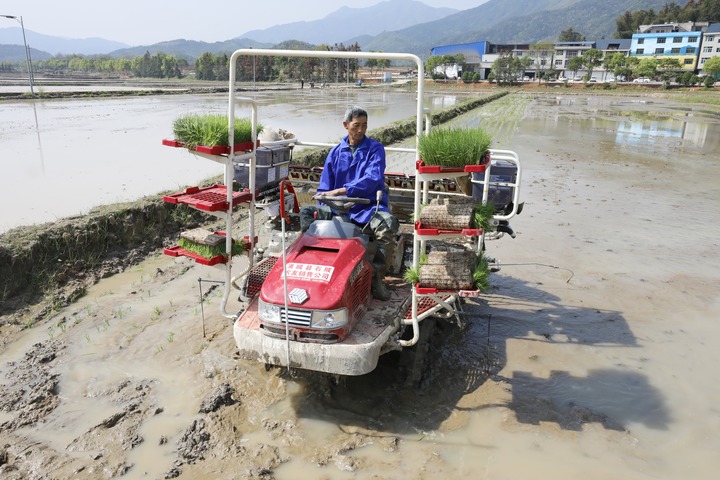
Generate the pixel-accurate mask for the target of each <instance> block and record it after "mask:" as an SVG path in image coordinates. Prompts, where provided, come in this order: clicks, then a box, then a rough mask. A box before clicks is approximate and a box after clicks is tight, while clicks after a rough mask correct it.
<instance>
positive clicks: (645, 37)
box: [630, 22, 708, 72]
mask: <svg viewBox="0 0 720 480" xmlns="http://www.w3.org/2000/svg"><path fill="white" fill-rule="evenodd" d="M707 26H708V23H707V22H685V23H665V24H659V25H640V27H639V28H638V33H635V34H633V36H632V43H631V45H630V55H632V56H636V57H639V58H655V59H657V60H662V59H669V58H674V59H677V60H678V62H679V63H680V66H681V68H682V69H683V70H685V71H690V72H694V71H695V69H696V68H697V66H698V55H699V53H700V41H701V39H702V30H703V28H707Z"/></svg>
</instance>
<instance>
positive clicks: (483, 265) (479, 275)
mask: <svg viewBox="0 0 720 480" xmlns="http://www.w3.org/2000/svg"><path fill="white" fill-rule="evenodd" d="M473 284H474V285H475V288H477V289H478V290H480V291H481V292H487V291H488V290H490V265H489V264H488V261H487V258H485V255H484V254H483V253H481V254H480V255H478V258H477V263H476V264H475V270H473Z"/></svg>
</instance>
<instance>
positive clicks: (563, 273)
mask: <svg viewBox="0 0 720 480" xmlns="http://www.w3.org/2000/svg"><path fill="white" fill-rule="evenodd" d="M498 108H499V111H497V112H496V114H495V115H486V114H485V113H484V112H483V111H477V112H472V113H470V114H468V115H466V116H465V117H463V118H461V119H459V120H458V124H466V125H476V124H479V125H490V123H489V122H496V119H495V118H494V117H497V115H499V114H502V112H505V115H506V118H507V119H508V121H507V123H513V122H514V121H515V120H517V128H516V129H515V128H510V127H508V125H507V124H498V123H494V124H493V125H494V126H492V128H495V129H496V131H498V132H506V133H502V134H500V135H501V136H502V137H503V145H502V146H503V147H504V148H511V149H513V150H516V151H517V152H518V153H519V155H520V158H521V160H522V162H523V167H524V171H523V195H522V197H523V200H524V201H525V209H524V211H523V213H522V214H521V215H520V216H519V217H517V218H516V219H514V220H513V221H512V222H511V223H512V225H513V227H514V228H515V231H516V232H517V238H515V239H511V238H502V239H500V240H498V241H494V242H491V243H490V245H489V246H488V254H489V255H491V256H494V257H496V258H498V259H499V261H500V262H501V264H502V265H503V269H502V271H501V272H499V273H497V274H494V275H493V276H492V277H491V283H492V285H493V288H492V290H491V291H490V292H489V294H488V295H487V296H485V297H484V298H482V299H480V300H476V301H470V302H468V304H467V305H466V307H467V312H468V313H469V314H470V315H469V316H468V317H467V324H466V325H465V326H464V328H459V327H457V326H452V325H448V324H438V325H437V327H436V329H437V332H436V333H437V334H436V335H435V336H434V337H433V340H432V343H431V352H432V353H431V356H430V360H431V361H430V364H429V366H428V370H427V372H426V374H425V376H424V378H423V380H422V383H421V388H420V389H413V388H408V387H404V386H403V384H402V378H401V376H400V375H398V362H399V360H400V359H398V358H397V357H396V356H394V355H393V354H388V355H386V356H384V357H383V358H382V359H381V364H380V365H379V367H378V369H377V370H376V371H374V372H373V373H371V374H369V375H366V376H363V377H357V378H345V379H340V380H335V379H331V378H327V377H323V376H318V375H312V374H305V373H302V372H294V373H293V374H288V373H287V372H284V371H281V370H275V369H273V370H270V371H265V369H264V368H263V367H262V366H261V365H258V364H253V363H247V362H243V361H239V360H237V359H235V358H233V355H234V343H233V340H232V332H231V329H230V323H229V321H228V320H227V319H225V318H223V317H222V316H220V315H219V313H218V311H217V310H218V308H217V307H218V302H219V294H220V292H219V290H217V289H215V290H213V291H209V290H210V287H211V284H210V283H205V284H204V285H203V287H202V288H203V291H204V293H205V294H206V295H207V296H208V299H209V303H207V304H206V305H205V309H204V312H205V321H204V322H203V317H202V314H201V311H200V309H199V306H198V295H199V287H198V277H202V278H204V279H216V280H219V279H222V278H223V277H222V272H221V271H220V270H217V269H214V268H207V267H195V266H193V265H189V264H186V263H185V262H183V261H182V260H179V261H176V260H173V259H170V258H167V257H162V256H160V257H157V258H154V259H151V260H149V261H148V262H146V263H145V264H143V265H142V266H141V267H139V268H137V269H135V270H133V271H131V272H126V273H124V274H122V275H118V276H115V277H112V278H110V279H107V280H103V281H102V282H100V283H99V284H98V285H96V286H95V287H94V288H93V290H92V291H91V292H90V294H89V295H88V296H87V297H86V298H85V299H83V300H82V301H81V302H80V303H78V304H76V305H73V306H72V307H71V308H69V309H67V311H64V312H61V314H60V315H59V316H58V317H57V318H55V319H53V321H52V322H51V323H50V324H49V325H51V326H52V329H51V330H48V325H44V326H41V327H37V328H35V329H31V330H29V331H28V336H26V337H25V338H23V339H21V340H20V342H22V343H18V344H15V345H13V346H11V347H10V348H9V349H8V350H6V351H4V352H3V353H2V354H1V355H0V374H1V378H6V373H7V371H8V369H9V367H8V366H7V363H6V362H7V361H8V360H17V359H18V358H20V357H21V355H22V352H23V351H24V349H25V348H27V347H28V346H30V345H31V344H33V343H35V341H42V340H44V339H45V338H47V337H48V336H52V337H53V338H54V339H63V340H64V341H65V342H66V344H67V346H66V348H65V350H64V353H62V354H61V355H60V357H59V358H60V361H59V362H58V363H57V364H56V365H55V366H54V369H55V371H57V372H58V373H60V375H61V382H60V388H59V395H60V397H61V399H62V402H61V405H60V407H58V408H57V409H56V410H55V411H53V412H52V413H51V414H50V415H49V416H48V417H47V418H46V420H45V422H44V423H42V424H39V425H38V426H36V427H32V428H25V429H23V430H21V431H20V432H19V434H20V436H21V437H22V436H24V437H25V439H21V440H19V441H18V444H19V445H23V444H25V443H26V444H28V445H37V443H36V442H44V443H46V444H48V445H50V446H51V447H52V448H53V449H54V451H55V452H60V455H61V457H63V458H70V459H71V460H66V461H65V463H61V462H55V464H53V465H55V466H57V467H58V469H57V470H55V471H56V472H57V474H56V477H54V478H66V477H67V476H69V475H70V474H71V473H72V472H75V471H77V469H78V468H80V466H82V467H83V468H84V469H83V470H81V472H82V473H83V474H86V475H87V476H86V477H85V478H107V477H109V476H112V475H108V474H107V472H112V471H115V472H117V471H118V470H117V469H116V468H115V467H114V466H115V465H117V464H120V463H123V462H124V464H125V465H132V466H131V467H130V468H129V469H128V470H127V473H126V475H125V477H124V478H162V477H163V475H164V473H165V472H167V471H168V470H169V469H170V468H171V467H172V466H173V462H174V461H175V460H176V459H177V458H178V456H177V450H178V448H179V447H178V443H177V442H178V440H179V439H180V438H181V437H182V435H183V432H185V431H186V429H187V428H188V426H189V425H190V424H192V422H193V421H194V420H198V419H201V418H205V420H206V422H207V424H208V427H207V428H208V430H209V432H210V438H211V440H210V443H211V445H212V447H211V448H209V449H208V451H207V452H205V455H204V460H198V461H196V462H195V463H191V464H185V465H182V468H181V470H182V475H181V476H180V478H194V479H211V478H212V479H217V478H238V477H241V476H243V475H245V476H248V477H250V476H252V475H256V476H257V475H259V472H262V471H263V469H267V471H271V472H273V473H272V475H273V477H274V478H277V479H294V478H328V479H330V478H332V479H350V478H367V479H370V478H387V479H405V478H425V479H436V478H488V479H516V478H529V477H534V478H559V479H574V478H579V477H582V478H588V479H607V478H623V479H647V478H661V479H674V478H688V479H710V478H715V476H716V470H717V468H718V467H720V461H719V460H718V458H717V455H716V454H715V452H717V451H718V450H720V439H719V437H718V436H717V431H718V429H719V428H720V412H718V407H717V405H718V401H720V386H718V385H717V382H714V378H715V377H716V376H717V375H716V373H717V372H716V370H717V365H718V363H719V362H720V353H718V349H717V348H715V347H714V345H713V339H714V338H715V337H717V336H718V334H720V326H718V323H717V322H716V321H715V319H716V318H718V315H720V302H718V296H717V285H718V284H719V280H720V278H718V277H720V260H718V257H717V253H716V252H717V250H718V238H720V227H718V225H720V210H718V208H717V205H718V200H720V166H718V163H717V158H718V145H717V141H718V140H717V139H718V138H720V118H718V116H717V114H713V113H712V112H710V113H708V112H704V111H698V110H695V109H692V108H689V107H687V106H684V105H681V104H676V103H674V102H672V101H664V100H660V99H650V98H621V97H615V96H611V97H583V96H578V95H573V96H538V97H525V98H515V99H512V98H511V99H508V100H507V103H506V104H505V106H504V107H498ZM239 267H240V265H239ZM158 269H159V270H158ZM235 307H237V304H236V303H235V302H234V301H231V305H230V309H231V310H232V308H235ZM63 319H65V321H64V322H62V320H63ZM62 324H64V325H65V327H64V328H60V327H59V326H58V325H62ZM203 325H204V327H205V331H206V335H205V337H203V335H202V331H203ZM28 339H31V340H28ZM223 382H229V383H230V384H231V385H232V386H233V387H234V388H235V392H236V393H235V398H236V399H237V401H238V403H237V404H235V405H232V406H229V407H225V408H221V409H220V410H218V411H217V412H213V413H211V414H209V415H204V416H203V415H199V414H198V413H197V412H198V407H199V405H200V404H201V402H202V400H203V399H204V398H205V397H206V396H207V394H208V392H209V391H210V390H212V389H213V388H214V387H215V386H217V385H218V384H220V383H223ZM131 404H132V405H139V406H138V407H137V408H136V409H135V410H129V409H128V405H131ZM123 409H124V410H123ZM118 411H131V412H135V411H140V412H143V413H142V415H141V414H137V416H136V417H133V418H136V419H138V420H137V421H136V424H137V425H138V429H137V431H135V432H134V433H133V434H136V435H137V436H138V437H140V438H142V442H139V443H136V444H135V445H134V447H133V448H129V447H127V448H125V447H123V448H120V447H119V446H114V445H115V444H117V443H119V440H118V438H122V436H121V437H116V436H114V435H117V432H116V430H117V429H118V428H119V427H114V428H112V429H106V430H105V429H102V428H101V429H97V428H95V427H96V426H97V425H99V424H101V422H103V421H104V420H105V419H107V418H108V417H109V416H111V415H112V414H113V413H117V412H118ZM127 416H128V417H129V416H130V414H128V415H127ZM120 426H122V428H127V429H130V425H126V424H122V423H120ZM93 428H95V429H94V430H93ZM103 432H107V433H103ZM128 436H129V437H132V435H128ZM163 438H164V439H166V441H165V440H163ZM93 439H96V440H93ZM34 448H35V449H37V448H38V447H37V446H35V447H34ZM18 449H20V447H18Z"/></svg>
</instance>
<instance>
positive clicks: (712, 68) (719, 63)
mask: <svg viewBox="0 0 720 480" xmlns="http://www.w3.org/2000/svg"><path fill="white" fill-rule="evenodd" d="M702 71H703V72H704V73H706V74H707V75H708V76H711V77H713V78H715V77H717V76H718V75H720V57H712V58H709V59H708V60H707V61H706V62H705V64H704V65H703V68H702Z"/></svg>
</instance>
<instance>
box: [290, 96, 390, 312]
mask: <svg viewBox="0 0 720 480" xmlns="http://www.w3.org/2000/svg"><path fill="white" fill-rule="evenodd" d="M343 127H345V130H347V136H346V137H345V138H343V139H342V141H341V142H340V143H339V144H338V145H336V146H335V147H333V148H332V149H331V150H330V153H328V156H327V158H326V159H325V167H324V168H323V172H322V175H321V176H320V185H319V186H318V189H317V193H318V194H322V195H326V196H330V197H337V196H347V197H361V198H367V199H370V200H371V203H370V204H365V205H362V204H358V205H354V206H353V207H352V208H351V209H350V212H349V216H350V220H352V222H353V223H355V224H356V225H359V226H360V227H361V228H364V227H365V226H366V225H367V226H368V227H369V228H370V230H372V232H373V235H374V236H375V240H376V242H377V253H376V254H375V259H374V260H373V267H374V268H375V274H374V276H373V281H372V295H373V297H375V298H377V299H379V300H387V299H389V298H390V292H389V291H388V290H387V287H386V286H385V283H384V279H385V274H386V273H387V271H388V267H389V265H390V264H391V262H392V258H393V256H394V253H395V245H396V243H397V232H398V229H399V224H398V220H397V218H395V216H394V215H392V214H391V213H390V208H389V206H388V197H387V193H386V192H385V177H384V175H385V148H384V147H383V146H382V144H381V143H380V142H378V141H375V140H373V139H371V138H369V137H366V136H365V132H366V131H367V127H368V114H367V112H366V111H365V110H364V109H362V108H360V107H350V108H348V109H347V111H346V112H345V120H344V121H343ZM378 191H380V192H382V199H381V200H380V205H379V207H377V213H376V211H375V210H376V202H377V200H376V198H377V197H376V195H377V192H378ZM333 215H334V212H333V211H332V209H330V208H329V207H327V206H325V205H321V206H318V207H304V208H303V209H302V210H301V212H300V223H301V226H302V229H303V231H305V230H306V229H307V228H308V227H309V226H310V224H311V223H312V221H313V220H314V219H315V218H318V219H321V220H328V219H330V218H332V216H333Z"/></svg>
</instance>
